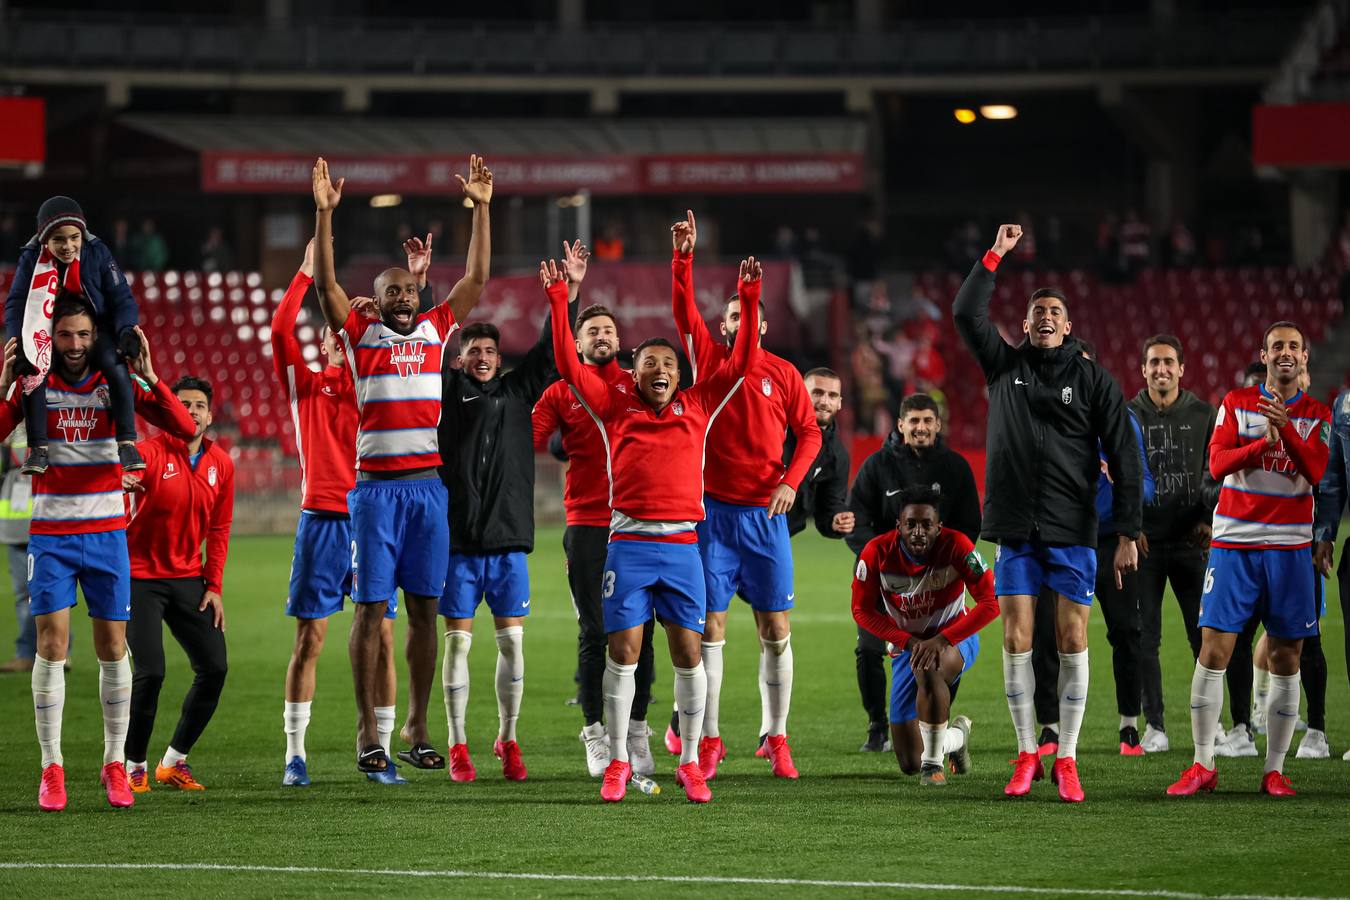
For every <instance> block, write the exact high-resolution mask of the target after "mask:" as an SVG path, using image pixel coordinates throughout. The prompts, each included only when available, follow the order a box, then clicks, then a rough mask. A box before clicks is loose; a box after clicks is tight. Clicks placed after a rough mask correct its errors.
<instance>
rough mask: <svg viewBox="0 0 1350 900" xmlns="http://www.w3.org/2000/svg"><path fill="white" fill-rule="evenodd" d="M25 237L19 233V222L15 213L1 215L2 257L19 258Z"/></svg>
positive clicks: (0, 248) (0, 238)
mask: <svg viewBox="0 0 1350 900" xmlns="http://www.w3.org/2000/svg"><path fill="white" fill-rule="evenodd" d="M23 244H24V238H23V236H22V235H20V234H19V223H18V221H17V220H16V219H15V218H14V216H13V214H11V213H6V214H5V215H4V216H0V259H17V258H18V256H19V250H20V249H21V248H22V247H23Z"/></svg>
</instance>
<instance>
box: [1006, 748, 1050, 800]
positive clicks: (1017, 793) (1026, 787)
mask: <svg viewBox="0 0 1350 900" xmlns="http://www.w3.org/2000/svg"><path fill="white" fill-rule="evenodd" d="M1044 777H1045V766H1043V765H1041V757H1040V754H1038V753H1037V752H1036V751H1035V750H1031V751H1028V752H1026V753H1019V754H1017V759H1015V760H1013V777H1012V779H1011V780H1010V781H1009V782H1008V785H1007V787H1005V788H1004V789H1003V793H1005V794H1007V795H1008V796H1009V797H1025V796H1026V795H1027V794H1029V793H1031V783H1032V782H1033V781H1040V780H1041V779H1042V778H1044Z"/></svg>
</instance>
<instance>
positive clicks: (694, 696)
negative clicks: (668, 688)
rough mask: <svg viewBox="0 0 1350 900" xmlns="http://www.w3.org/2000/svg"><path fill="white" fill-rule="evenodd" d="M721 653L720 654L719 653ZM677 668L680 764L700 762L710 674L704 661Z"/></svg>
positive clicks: (676, 689) (676, 685)
mask: <svg viewBox="0 0 1350 900" xmlns="http://www.w3.org/2000/svg"><path fill="white" fill-rule="evenodd" d="M719 655H720V654H719ZM672 668H674V669H675V703H676V705H677V708H678V709H679V711H680V765H684V764H685V763H691V762H698V742H699V739H700V738H701V737H702V736H703V710H704V704H705V702H706V701H707V697H708V681H709V678H708V675H707V673H706V672H704V670H703V662H702V661H700V662H699V664H698V665H696V666H694V667H693V668H692V669H682V668H680V667H679V666H673V667H672Z"/></svg>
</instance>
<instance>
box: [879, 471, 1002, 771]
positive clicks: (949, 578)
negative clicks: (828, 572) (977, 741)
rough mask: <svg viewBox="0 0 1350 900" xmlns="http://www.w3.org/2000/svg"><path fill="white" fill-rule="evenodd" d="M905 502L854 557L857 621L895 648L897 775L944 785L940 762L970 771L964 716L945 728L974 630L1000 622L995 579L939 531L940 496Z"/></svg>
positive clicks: (961, 539)
mask: <svg viewBox="0 0 1350 900" xmlns="http://www.w3.org/2000/svg"><path fill="white" fill-rule="evenodd" d="M901 498H902V499H901V506H900V515H899V517H898V519H897V520H896V523H895V526H896V527H895V530H894V531H888V532H886V533H885V534H881V535H878V536H877V537H875V538H873V539H872V540H871V541H869V542H868V543H867V546H866V547H864V548H863V551H862V553H860V554H859V555H858V568H857V571H856V572H855V573H854V576H853V618H854V619H855V620H856V621H857V623H858V625H859V626H860V627H862V628H863V629H864V630H866V631H867V632H868V633H869V634H872V635H873V636H875V637H877V638H879V639H880V640H883V641H886V642H887V643H888V644H890V645H891V646H892V648H893V650H892V658H891V669H892V672H893V674H894V677H893V678H892V680H891V712H890V719H891V746H893V747H894V748H895V758H896V760H897V761H898V762H899V763H900V771H901V772H904V773H905V774H906V775H913V774H914V773H915V772H919V783H920V784H925V785H943V784H946V783H947V778H946V775H945V773H944V772H943V769H942V761H943V757H947V758H949V759H950V760H951V761H952V768H953V769H954V770H955V771H956V772H958V773H961V774H965V773H966V772H969V771H970V745H969V744H970V719H969V718H967V717H966V716H957V717H956V720H955V721H954V722H952V727H951V729H950V730H949V729H948V727H947V718H948V715H949V713H950V711H951V703H952V699H953V698H954V697H955V696H956V689H957V687H958V685H959V684H960V682H961V674H962V673H963V672H965V671H966V670H967V669H969V668H970V667H971V665H973V664H974V662H975V656H976V655H977V654H978V653H979V651H980V636H979V631H980V629H981V628H983V627H984V626H986V625H988V624H989V623H990V622H992V621H994V619H995V618H997V617H998V598H997V597H995V596H994V573H993V571H992V570H990V568H989V567H988V566H987V565H985V562H984V559H982V558H981V557H980V554H979V551H978V550H976V549H975V545H974V544H972V543H971V541H970V538H968V537H966V536H965V535H964V534H962V533H961V532H959V531H952V530H950V529H947V528H943V527H942V521H941V518H940V517H939V515H938V502H939V499H940V498H939V496H938V492H937V491H935V490H933V488H932V487H929V486H926V485H913V486H910V487H907V488H905V489H904V490H902V491H901ZM967 590H969V591H970V594H971V596H972V597H974V598H975V607H974V608H973V609H970V610H967V609H966V600H965V594H966V591H967ZM916 718H917V720H918V722H917V725H916V723H915V719H916Z"/></svg>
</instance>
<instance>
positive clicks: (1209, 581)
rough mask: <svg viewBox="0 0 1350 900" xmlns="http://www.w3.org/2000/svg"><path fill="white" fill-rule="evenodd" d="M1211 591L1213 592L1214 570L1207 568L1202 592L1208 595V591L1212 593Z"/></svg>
mask: <svg viewBox="0 0 1350 900" xmlns="http://www.w3.org/2000/svg"><path fill="white" fill-rule="evenodd" d="M1212 590H1214V569H1213V568H1212V567H1211V568H1208V569H1206V570H1205V591H1204V592H1205V593H1206V594H1208V593H1209V592H1210V591H1212Z"/></svg>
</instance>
